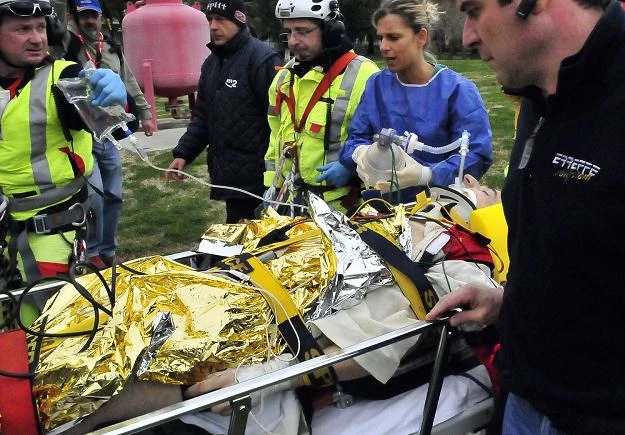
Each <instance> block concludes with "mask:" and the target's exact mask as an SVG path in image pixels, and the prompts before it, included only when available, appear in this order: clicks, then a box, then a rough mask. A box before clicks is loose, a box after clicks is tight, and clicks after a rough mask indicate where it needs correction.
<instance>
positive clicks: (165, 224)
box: [118, 59, 514, 258]
mask: <svg viewBox="0 0 625 435" xmlns="http://www.w3.org/2000/svg"><path fill="white" fill-rule="evenodd" d="M377 61H378V65H380V67H383V66H384V62H383V61H381V60H380V59H377ZM439 62H440V63H442V64H444V65H447V66H448V67H450V68H451V69H453V70H455V71H457V72H459V73H461V74H464V75H465V76H466V77H468V78H469V79H471V80H473V81H474V82H475V83H476V85H477V86H478V88H479V90H480V93H481V95H482V99H483V100H484V103H485V104H486V109H487V110H488V114H489V116H490V121H491V128H492V131H493V160H494V163H493V166H492V167H491V168H490V170H489V171H488V172H487V173H486V174H485V176H484V182H485V183H486V184H488V185H490V186H493V187H497V188H501V187H502V185H503V181H504V176H503V169H504V167H505V166H506V164H507V162H508V157H509V154H510V148H511V146H512V141H513V135H514V127H513V125H514V102H513V101H512V100H511V99H509V98H508V97H506V96H505V95H504V94H503V93H502V92H501V87H500V86H499V84H498V83H497V81H496V80H495V76H494V74H493V72H492V71H491V70H490V69H489V68H488V66H486V65H485V64H484V63H483V62H481V61H479V60H456V59H454V60H447V59H440V60H439ZM166 101H167V100H166V99H159V101H157V108H158V113H159V117H162V116H167V112H166V110H165V103H166ZM150 158H151V160H152V161H153V163H155V164H156V165H157V166H160V167H167V166H169V163H170V162H171V160H172V155H171V152H162V153H155V154H151V155H150ZM123 163H124V171H125V172H124V191H125V192H124V195H125V199H124V210H123V213H122V218H121V223H120V234H119V237H120V248H119V252H118V254H119V255H121V256H124V257H126V258H136V257H140V256H145V255H154V254H170V253H174V252H179V251H183V250H187V249H192V248H194V247H195V246H197V244H198V243H199V241H200V238H201V236H202V234H203V232H204V230H205V229H206V228H207V227H208V225H210V224H211V223H215V222H224V221H225V211H224V205H223V202H220V201H211V200H209V193H210V189H209V188H208V187H206V186H203V185H200V184H197V183H195V182H194V181H191V180H186V181H184V182H182V183H176V182H169V183H166V182H165V180H164V176H163V172H160V171H157V170H155V169H153V168H150V167H148V166H146V165H145V164H144V163H143V162H141V161H140V160H138V159H137V158H135V157H132V156H129V155H127V154H125V155H124V162H123ZM187 169H188V170H189V172H190V173H192V174H193V175H195V176H197V177H200V178H202V179H206V180H208V177H207V175H206V174H207V169H206V155H205V154H204V153H202V154H201V155H200V156H198V158H197V159H196V160H195V162H194V163H193V164H192V165H190V166H188V167H187Z"/></svg>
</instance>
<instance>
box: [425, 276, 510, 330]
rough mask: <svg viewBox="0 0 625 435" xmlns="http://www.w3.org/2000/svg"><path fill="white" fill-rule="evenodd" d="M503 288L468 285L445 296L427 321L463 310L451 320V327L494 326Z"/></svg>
mask: <svg viewBox="0 0 625 435" xmlns="http://www.w3.org/2000/svg"><path fill="white" fill-rule="evenodd" d="M502 299H503V288H501V287H498V288H492V287H483V286H477V285H473V284H466V285H464V286H462V287H460V288H459V289H458V290H455V291H453V292H451V293H448V294H446V295H445V296H443V297H442V298H441V299H440V300H439V301H438V303H437V304H436V305H435V306H434V308H432V310H431V311H430V312H429V313H428V314H427V316H425V320H436V319H438V318H439V317H443V316H444V315H446V314H449V311H450V310H453V309H455V308H461V309H462V311H460V312H457V313H456V314H454V315H453V316H452V317H451V319H449V324H450V325H451V326H459V325H463V324H466V323H479V324H482V325H492V324H495V323H497V319H498V317H499V310H500V309H501V302H502Z"/></svg>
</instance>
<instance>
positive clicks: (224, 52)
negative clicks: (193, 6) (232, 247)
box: [166, 0, 281, 223]
mask: <svg viewBox="0 0 625 435" xmlns="http://www.w3.org/2000/svg"><path fill="white" fill-rule="evenodd" d="M206 17H207V18H208V23H209V25H210V30H211V42H210V43H209V44H208V48H210V49H211V51H212V54H211V55H210V56H209V57H208V58H207V59H206V61H205V62H204V64H203V65H202V72H201V75H200V83H199V86H198V94H197V101H196V106H195V108H194V110H193V114H192V117H191V123H190V124H189V127H188V128H187V131H186V132H185V134H184V135H183V136H182V137H181V138H180V140H179V141H178V145H177V146H176V148H174V150H173V155H174V160H173V161H172V162H171V164H170V165H169V168H170V169H177V170H182V169H184V167H185V166H187V165H188V164H189V163H191V162H192V161H193V160H194V159H195V158H196V157H197V156H198V155H199V154H200V153H201V152H202V151H203V150H204V149H205V148H207V147H208V149H207V160H208V172H209V174H210V178H211V182H212V183H213V184H218V185H223V186H230V187H235V188H238V189H242V190H245V191H248V192H251V193H254V194H257V195H261V196H262V194H263V191H264V187H263V171H264V169H265V168H264V160H263V157H264V155H265V151H266V150H267V145H268V143H269V125H268V123H267V110H268V106H269V101H268V97H267V90H268V89H269V85H270V84H271V81H272V79H273V77H274V75H275V74H276V69H275V67H276V66H277V65H281V59H280V57H279V56H278V54H277V53H276V52H275V51H274V50H272V49H271V48H270V47H269V46H268V45H267V44H265V43H263V42H262V41H259V40H258V39H256V38H254V37H252V36H251V34H250V31H249V29H248V26H247V17H246V16H245V9H244V5H243V1H242V0H220V1H215V2H209V3H208V5H207V9H206ZM166 178H168V179H173V180H181V179H182V178H183V176H182V175H181V174H179V173H176V172H167V174H166ZM211 199H217V200H225V202H226V222H227V223H235V222H238V221H239V220H240V219H244V218H253V217H254V209H255V208H256V207H257V206H258V205H260V202H261V201H260V200H258V199H256V198H254V197H251V196H249V195H247V194H245V193H243V192H240V191H236V190H230V189H224V188H213V189H212V190H211Z"/></svg>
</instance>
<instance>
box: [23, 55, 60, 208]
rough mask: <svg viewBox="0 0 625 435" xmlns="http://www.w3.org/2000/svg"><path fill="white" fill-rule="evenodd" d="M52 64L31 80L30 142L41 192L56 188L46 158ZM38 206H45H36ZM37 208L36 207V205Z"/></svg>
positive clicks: (33, 166) (33, 164)
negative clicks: (47, 102)
mask: <svg viewBox="0 0 625 435" xmlns="http://www.w3.org/2000/svg"><path fill="white" fill-rule="evenodd" d="M51 69H52V65H46V66H44V67H43V68H41V69H40V70H39V71H37V74H35V77H33V79H32V80H31V82H30V86H31V87H30V99H29V106H28V112H29V116H30V142H31V148H32V151H33V152H32V153H31V161H30V164H31V165H32V168H33V176H34V178H35V184H37V185H38V186H39V188H40V189H41V193H43V192H45V191H46V190H50V189H54V187H55V186H54V184H53V183H52V174H51V173H50V165H49V164H48V159H47V158H46V149H47V147H48V143H47V140H46V125H47V116H48V112H47V107H46V106H47V104H46V97H47V95H48V93H47V92H46V91H47V84H48V76H49V75H50V71H51ZM36 207H43V205H41V206H36ZM34 208H35V207H34Z"/></svg>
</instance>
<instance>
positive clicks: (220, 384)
mask: <svg viewBox="0 0 625 435" xmlns="http://www.w3.org/2000/svg"><path fill="white" fill-rule="evenodd" d="M279 358H280V359H279V360H278V359H276V358H272V359H270V360H269V361H267V362H264V363H260V364H254V365H251V366H241V367H239V369H238V370H235V369H226V370H224V371H221V372H217V373H213V374H211V375H209V376H208V377H207V378H206V379H205V380H203V381H201V382H198V383H197V384H195V385H193V386H191V387H189V388H187V389H186V390H185V392H184V398H185V399H189V398H191V397H196V396H199V395H201V394H205V393H208V392H210V391H214V390H218V389H220V388H225V387H228V386H230V385H234V384H236V383H238V382H243V381H247V380H249V379H252V378H256V377H258V376H262V375H264V374H267V373H271V372H275V371H276V370H281V369H284V368H286V367H289V366H290V365H291V361H290V360H292V359H293V355H291V354H289V353H285V354H282V355H280V357H279ZM293 363H297V361H295V360H294V361H293ZM295 387H297V378H294V379H291V380H288V381H284V382H282V383H281V384H276V385H272V386H270V387H267V388H264V389H262V390H258V391H254V392H253V393H251V394H250V398H251V399H252V406H254V405H256V404H258V403H260V400H261V398H262V397H267V396H269V395H271V394H276V393H279V392H280V391H284V390H289V389H292V388H295ZM211 411H212V412H216V413H217V414H221V415H229V414H231V413H232V409H231V408H230V403H229V402H224V403H220V404H218V405H215V406H213V407H212V408H211Z"/></svg>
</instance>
